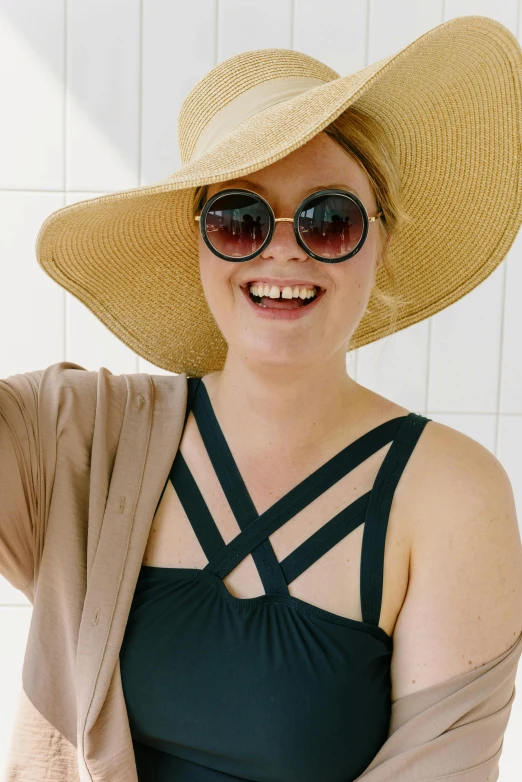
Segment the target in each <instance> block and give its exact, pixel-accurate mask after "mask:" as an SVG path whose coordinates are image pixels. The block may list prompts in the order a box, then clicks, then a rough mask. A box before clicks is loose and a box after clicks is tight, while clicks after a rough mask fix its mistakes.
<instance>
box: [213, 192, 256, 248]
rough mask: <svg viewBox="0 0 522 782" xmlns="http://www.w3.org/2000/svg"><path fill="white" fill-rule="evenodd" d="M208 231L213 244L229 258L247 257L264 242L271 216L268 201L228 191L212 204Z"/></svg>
mask: <svg viewBox="0 0 522 782" xmlns="http://www.w3.org/2000/svg"><path fill="white" fill-rule="evenodd" d="M205 230H206V233H207V237H208V240H209V242H210V243H211V245H212V247H214V248H215V249H216V250H217V251H218V252H220V253H221V254H222V255H227V256H229V257H230V258H232V257H233V258H246V257H247V256H249V255H251V254H252V253H255V252H256V251H257V250H258V249H259V248H260V247H261V245H262V244H263V242H264V241H265V239H266V237H267V234H268V230H269V216H268V210H267V208H266V206H265V204H264V203H263V202H262V201H261V200H260V199H258V198H256V197H255V196H254V195H250V194H248V193H229V194H227V195H223V196H220V197H219V198H216V200H215V201H214V202H213V204H212V205H211V207H210V209H209V210H208V212H207V215H206V219H205Z"/></svg>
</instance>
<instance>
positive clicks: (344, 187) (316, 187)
mask: <svg viewBox="0 0 522 782" xmlns="http://www.w3.org/2000/svg"><path fill="white" fill-rule="evenodd" d="M240 182H241V183H245V184H247V185H249V186H250V187H251V188H252V189H253V190H255V189H256V188H257V189H258V190H260V191H261V194H263V193H264V194H265V195H266V193H267V190H266V188H265V187H263V185H259V184H257V183H256V182H252V181H251V180H250V179H231V180H230V181H229V182H228V184H227V186H233V185H235V184H237V183H240ZM334 189H340V190H349V191H351V192H353V193H355V194H356V195H358V196H359V198H361V199H362V196H361V194H360V193H359V191H358V189H357V188H356V187H355V186H354V185H347V184H346V183H344V182H341V183H339V182H333V183H330V184H328V185H314V186H313V187H311V188H310V189H309V190H306V191H305V192H304V193H303V197H304V196H307V195H310V193H314V192H315V191H316V190H334Z"/></svg>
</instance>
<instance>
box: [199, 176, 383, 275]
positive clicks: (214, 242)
mask: <svg viewBox="0 0 522 782" xmlns="http://www.w3.org/2000/svg"><path fill="white" fill-rule="evenodd" d="M381 215H382V212H378V213H377V215H376V216H375V217H369V216H368V212H367V211H366V208H365V206H364V204H363V203H362V201H361V200H360V199H359V198H358V197H357V196H356V195H355V194H354V193H349V192H348V191H346V190H335V189H334V190H317V191H316V192H315V193H312V194H311V195H309V196H307V197H306V198H305V199H304V200H303V201H301V203H300V204H299V206H298V207H297V209H296V211H295V214H294V216H293V217H276V216H275V214H274V211H273V209H272V207H271V206H270V204H269V203H268V201H266V200H265V199H264V198H263V197H262V196H260V195H258V194H257V193H254V192H253V191H251V190H243V189H236V188H231V189H228V190H221V191H220V192H219V193H215V194H214V195H213V196H211V197H210V198H209V199H208V201H207V202H206V203H205V205H204V207H203V209H202V211H201V215H198V216H196V217H195V218H194V219H195V220H198V221H199V226H200V230H201V236H202V237H203V241H204V242H205V244H206V245H207V247H208V248H209V249H210V250H211V251H212V252H213V253H214V254H215V255H217V256H218V257H219V258H223V260H225V261H233V262H235V263H237V262H242V261H250V260H251V259H252V258H255V257H256V256H257V255H259V253H261V252H262V251H263V250H264V248H265V247H266V246H267V244H269V242H270V241H271V239H272V236H273V233H274V229H275V224H276V223H280V222H293V224H294V233H295V238H296V240H297V242H298V243H299V245H300V246H301V247H302V248H303V250H304V251H305V252H306V253H308V255H310V256H311V257H312V258H315V259H316V260H317V261H322V262H323V263H340V262H341V261H346V260H348V258H352V257H353V256H354V255H355V254H356V253H358V252H359V250H360V249H361V248H362V246H363V244H364V242H365V241H366V237H367V236H368V228H369V224H370V223H372V222H374V220H377V219H378V218H379V217H380V216H381Z"/></svg>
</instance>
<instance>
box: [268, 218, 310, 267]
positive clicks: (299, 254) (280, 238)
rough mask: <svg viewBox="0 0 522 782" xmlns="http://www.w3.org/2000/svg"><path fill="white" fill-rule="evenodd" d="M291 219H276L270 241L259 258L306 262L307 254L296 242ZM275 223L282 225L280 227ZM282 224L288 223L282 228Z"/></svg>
mask: <svg viewBox="0 0 522 782" xmlns="http://www.w3.org/2000/svg"><path fill="white" fill-rule="evenodd" d="M293 222H294V219H293V217H276V218H275V223H276V225H275V226H274V232H273V234H272V239H271V240H270V242H269V243H268V245H267V246H266V247H265V249H264V250H263V252H262V253H261V258H280V259H283V258H287V259H288V258H289V257H290V258H297V259H300V260H306V259H307V258H308V253H306V252H305V251H304V250H303V248H302V247H301V245H300V244H299V242H298V241H297V238H296V235H295V232H294V227H293ZM277 223H283V225H282V226H279V227H278V225H277ZM284 223H290V225H287V226H284Z"/></svg>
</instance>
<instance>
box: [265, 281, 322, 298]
mask: <svg viewBox="0 0 522 782" xmlns="http://www.w3.org/2000/svg"><path fill="white" fill-rule="evenodd" d="M250 293H252V294H253V295H254V296H269V297H270V298H271V299H278V298H279V296H281V298H283V299H297V297H299V298H300V299H310V298H312V297H313V296H316V295H317V288H316V287H315V286H314V287H312V288H306V287H303V288H301V287H299V285H296V286H295V287H294V288H292V287H291V286H290V285H285V287H284V288H280V287H279V285H269V284H268V283H267V282H265V283H263V282H260V283H255V284H254V285H251V286H250Z"/></svg>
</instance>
